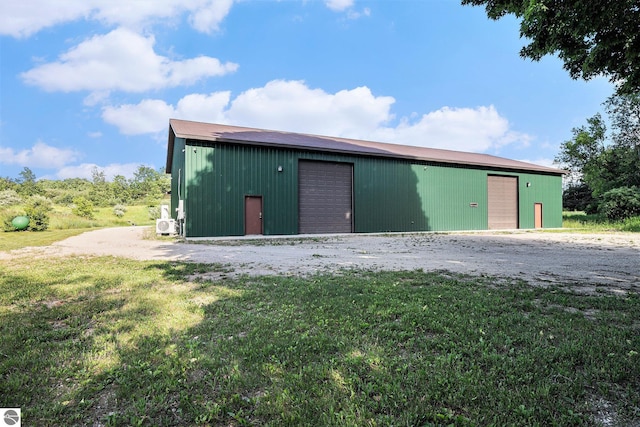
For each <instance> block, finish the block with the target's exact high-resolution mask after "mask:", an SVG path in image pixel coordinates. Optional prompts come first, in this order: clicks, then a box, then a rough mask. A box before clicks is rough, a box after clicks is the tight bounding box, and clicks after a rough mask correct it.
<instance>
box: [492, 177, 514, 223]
mask: <svg viewBox="0 0 640 427" xmlns="http://www.w3.org/2000/svg"><path fill="white" fill-rule="evenodd" d="M487 191H488V216H489V230H500V229H507V228H518V178H517V177H513V176H491V175H490V176H489V177H488V181H487Z"/></svg>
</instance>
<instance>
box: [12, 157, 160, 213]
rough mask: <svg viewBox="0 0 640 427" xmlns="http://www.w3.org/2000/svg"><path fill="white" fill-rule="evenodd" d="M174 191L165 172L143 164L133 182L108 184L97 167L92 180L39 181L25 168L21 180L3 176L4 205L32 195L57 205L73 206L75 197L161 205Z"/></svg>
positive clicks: (123, 180)
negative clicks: (160, 200) (171, 191)
mask: <svg viewBox="0 0 640 427" xmlns="http://www.w3.org/2000/svg"><path fill="white" fill-rule="evenodd" d="M170 189H171V177H170V176H169V175H167V174H165V173H164V171H163V170H162V169H160V170H155V169H153V168H151V167H148V166H144V165H140V166H138V169H136V171H135V172H134V174H133V177H132V178H130V179H127V178H125V177H124V176H122V175H116V176H115V177H113V179H112V180H111V181H108V180H107V178H106V175H105V173H104V171H102V170H100V169H98V168H94V169H93V171H92V173H91V179H85V178H68V179H63V180H50V179H37V178H36V175H35V174H34V173H33V171H32V170H31V169H29V168H27V167H25V168H24V169H23V170H22V172H20V174H19V177H17V178H9V177H4V178H1V177H0V203H3V202H2V200H5V202H4V204H5V205H6V204H7V203H6V199H8V198H9V199H12V200H16V199H19V200H22V201H25V200H26V199H28V198H29V197H32V196H43V197H46V198H47V199H49V200H51V201H52V202H53V203H56V204H60V205H69V204H72V203H73V199H74V198H78V197H84V198H85V199H86V200H88V201H90V202H91V203H92V204H93V205H94V206H96V207H104V206H114V205H117V204H123V205H129V204H141V203H146V202H149V203H150V204H152V203H153V202H157V200H158V199H161V198H162V197H163V196H164V195H165V194H167V193H168V192H169V190H170Z"/></svg>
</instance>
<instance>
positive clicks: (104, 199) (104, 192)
mask: <svg viewBox="0 0 640 427" xmlns="http://www.w3.org/2000/svg"><path fill="white" fill-rule="evenodd" d="M91 182H92V184H93V185H92V187H91V190H90V191H89V199H90V200H91V201H92V202H93V203H94V204H95V205H97V206H109V205H110V204H111V202H112V201H113V198H114V194H113V187H112V185H111V184H110V183H109V182H107V177H106V174H105V173H104V171H103V170H100V169H98V168H97V167H95V166H94V168H93V169H92V170H91Z"/></svg>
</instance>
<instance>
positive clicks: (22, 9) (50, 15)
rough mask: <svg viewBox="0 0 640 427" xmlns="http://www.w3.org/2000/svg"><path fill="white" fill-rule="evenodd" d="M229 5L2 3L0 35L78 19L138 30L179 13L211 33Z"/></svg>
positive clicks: (199, 1) (217, 1)
mask: <svg viewBox="0 0 640 427" xmlns="http://www.w3.org/2000/svg"><path fill="white" fill-rule="evenodd" d="M232 4H233V0H154V1H131V0H64V1H51V0H29V1H6V2H4V4H3V6H2V14H0V35H9V36H13V37H28V36H30V35H32V34H35V33H37V32H38V31H40V30H42V29H43V28H47V27H52V26H55V25H59V24H63V23H65V22H73V21H77V20H80V19H85V20H96V21H100V22H103V23H104V24H107V25H111V26H124V27H127V28H132V29H139V28H144V27H145V26H146V25H147V24H151V23H155V22H157V21H159V20H172V19H174V18H175V17H177V16H180V15H182V14H183V13H187V14H188V20H189V22H190V23H191V25H192V26H193V28H195V29H196V30H197V31H201V32H204V33H211V32H212V31H217V30H218V29H219V26H220V23H221V22H222V21H223V20H224V18H225V17H226V16H227V15H228V13H229V10H230V9H231V6H232Z"/></svg>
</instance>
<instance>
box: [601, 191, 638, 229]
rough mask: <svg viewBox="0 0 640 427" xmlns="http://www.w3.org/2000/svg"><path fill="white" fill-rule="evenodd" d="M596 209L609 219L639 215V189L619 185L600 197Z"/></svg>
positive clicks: (617, 219)
mask: <svg viewBox="0 0 640 427" xmlns="http://www.w3.org/2000/svg"><path fill="white" fill-rule="evenodd" d="M598 211H599V212H600V213H601V214H602V215H604V216H605V217H606V218H607V219H609V220H611V221H619V220H623V219H626V218H631V217H633V216H638V215H640V189H639V188H638V187H619V188H614V189H613V190H609V191H607V192H606V193H604V194H603V195H602V196H601V197H600V204H599V207H598Z"/></svg>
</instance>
